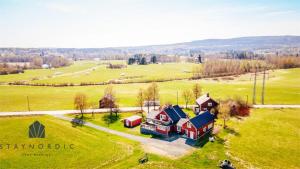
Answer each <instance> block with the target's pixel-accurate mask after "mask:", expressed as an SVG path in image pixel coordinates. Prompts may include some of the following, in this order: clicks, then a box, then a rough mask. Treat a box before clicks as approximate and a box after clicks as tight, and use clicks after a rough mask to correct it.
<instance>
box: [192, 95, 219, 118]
mask: <svg viewBox="0 0 300 169" xmlns="http://www.w3.org/2000/svg"><path fill="white" fill-rule="evenodd" d="M196 104H197V107H196V108H195V113H196V114H199V113H200V112H201V111H210V110H211V109H212V108H215V107H217V106H218V103H217V102H216V101H215V100H213V99H212V98H211V97H209V93H207V94H205V95H202V96H200V97H199V98H198V99H197V100H196Z"/></svg>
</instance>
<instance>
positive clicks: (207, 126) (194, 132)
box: [182, 111, 215, 140]
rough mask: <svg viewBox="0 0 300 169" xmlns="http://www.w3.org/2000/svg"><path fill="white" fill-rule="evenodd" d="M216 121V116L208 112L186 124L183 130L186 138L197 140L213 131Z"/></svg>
mask: <svg viewBox="0 0 300 169" xmlns="http://www.w3.org/2000/svg"><path fill="white" fill-rule="evenodd" d="M214 119H215V118H214V115H212V114H211V113H209V112H208V111H206V112H204V113H201V114H199V115H197V116H195V117H193V118H191V119H190V120H189V121H187V122H186V123H184V124H183V125H182V130H183V131H184V134H185V135H186V137H188V138H189V139H193V140H197V139H199V138H201V137H202V136H203V135H205V134H207V133H209V132H211V131H212V130H213V127H214Z"/></svg>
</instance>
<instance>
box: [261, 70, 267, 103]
mask: <svg viewBox="0 0 300 169" xmlns="http://www.w3.org/2000/svg"><path fill="white" fill-rule="evenodd" d="M265 81H266V68H264V76H263V85H262V91H261V104H265Z"/></svg>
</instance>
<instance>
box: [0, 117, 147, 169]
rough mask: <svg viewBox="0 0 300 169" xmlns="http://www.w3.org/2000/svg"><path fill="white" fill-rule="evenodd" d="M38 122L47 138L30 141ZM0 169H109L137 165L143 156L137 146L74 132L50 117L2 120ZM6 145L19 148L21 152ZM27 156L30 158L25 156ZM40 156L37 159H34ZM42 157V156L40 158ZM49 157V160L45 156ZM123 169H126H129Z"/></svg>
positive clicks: (92, 132)
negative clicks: (31, 130) (33, 125)
mask: <svg viewBox="0 0 300 169" xmlns="http://www.w3.org/2000/svg"><path fill="white" fill-rule="evenodd" d="M35 120H39V121H40V122H41V123H42V124H44V125H45V130H46V137H45V138H28V126H29V125H30V124H31V123H33V122H34V121H35ZM0 126H1V128H0V132H1V135H0V144H2V148H3V149H1V150H0V164H1V165H0V168H1V169H2V168H3V169H7V168H30V169H31V168H95V167H98V168H110V167H111V166H114V165H120V164H123V161H124V160H126V161H130V160H132V159H134V162H131V163H129V164H127V165H125V166H130V165H136V164H137V159H138V158H139V157H140V156H141V155H142V154H143V153H142V151H141V150H140V148H139V145H138V144H137V143H135V142H132V141H129V140H126V139H124V138H120V137H117V136H114V135H108V134H106V133H102V132H99V131H95V130H93V129H90V128H87V127H77V128H73V127H72V126H71V124H70V123H69V122H65V121H61V120H57V119H54V118H52V117H47V116H43V117H41V116H35V117H15V118H9V117H8V118H0ZM6 144H11V145H13V144H19V149H15V148H14V147H13V146H11V148H10V149H6V147H5V146H4V145H6ZM21 144H25V145H28V144H35V146H37V145H38V144H44V145H46V146H47V145H48V144H52V145H54V144H60V145H61V147H62V146H63V145H64V144H65V145H69V144H74V149H63V148H61V149H58V150H56V149H54V148H53V147H52V149H38V148H37V147H35V149H33V150H32V149H30V148H25V150H23V149H22V148H21ZM26 154H30V155H31V156H29V155H26ZM34 154H38V156H34ZM40 154H43V155H40ZM47 154H49V156H46V155H47ZM125 166H124V165H123V168H126V167H125Z"/></svg>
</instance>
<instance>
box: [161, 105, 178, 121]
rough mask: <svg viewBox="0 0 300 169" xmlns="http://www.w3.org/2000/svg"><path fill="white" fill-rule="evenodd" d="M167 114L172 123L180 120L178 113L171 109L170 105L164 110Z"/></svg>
mask: <svg viewBox="0 0 300 169" xmlns="http://www.w3.org/2000/svg"><path fill="white" fill-rule="evenodd" d="M164 111H165V112H166V113H167V115H168V116H169V117H170V118H171V119H172V121H173V122H174V123H177V122H178V121H179V120H180V117H179V115H178V114H177V113H176V112H175V111H174V109H172V107H168V108H166V109H165V110H164Z"/></svg>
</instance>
